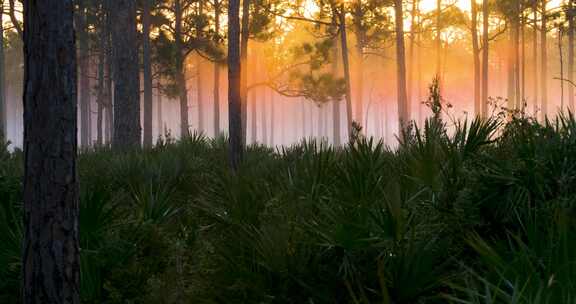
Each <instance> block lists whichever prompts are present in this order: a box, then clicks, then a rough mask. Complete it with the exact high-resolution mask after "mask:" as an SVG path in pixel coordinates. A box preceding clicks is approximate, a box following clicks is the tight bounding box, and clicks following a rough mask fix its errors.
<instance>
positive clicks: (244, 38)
mask: <svg viewBox="0 0 576 304" xmlns="http://www.w3.org/2000/svg"><path fill="white" fill-rule="evenodd" d="M249 36H250V0H242V34H241V41H240V56H241V57H240V60H241V64H242V66H243V67H244V68H243V69H242V74H241V78H240V97H241V100H240V105H241V110H242V113H241V115H242V145H243V146H244V145H246V136H247V132H248V128H247V125H248V69H247V62H248V40H249V39H250V37H249Z"/></svg>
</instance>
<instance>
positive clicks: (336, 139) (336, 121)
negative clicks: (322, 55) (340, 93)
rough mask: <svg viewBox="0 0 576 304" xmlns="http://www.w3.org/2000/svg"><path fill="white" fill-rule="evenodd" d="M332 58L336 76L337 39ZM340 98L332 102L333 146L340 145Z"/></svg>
mask: <svg viewBox="0 0 576 304" xmlns="http://www.w3.org/2000/svg"><path fill="white" fill-rule="evenodd" d="M333 52H334V55H333V60H334V62H333V63H332V75H334V76H336V75H339V70H338V57H339V55H340V50H339V46H338V40H337V39H334V48H333ZM340 101H341V100H340V99H335V100H334V101H333V102H332V137H333V144H334V147H340V145H341V142H340V141H341V140H340V125H341V123H340Z"/></svg>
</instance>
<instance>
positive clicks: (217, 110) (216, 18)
mask: <svg viewBox="0 0 576 304" xmlns="http://www.w3.org/2000/svg"><path fill="white" fill-rule="evenodd" d="M214 31H215V32H216V36H215V37H216V43H219V37H220V35H219V33H220V1H219V0H214ZM213 95H214V137H217V136H218V135H220V132H221V131H220V63H219V62H218V61H217V60H216V61H214V91H213Z"/></svg>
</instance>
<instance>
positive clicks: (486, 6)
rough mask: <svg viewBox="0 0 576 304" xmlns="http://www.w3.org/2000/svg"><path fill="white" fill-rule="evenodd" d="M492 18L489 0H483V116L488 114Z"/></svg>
mask: <svg viewBox="0 0 576 304" xmlns="http://www.w3.org/2000/svg"><path fill="white" fill-rule="evenodd" d="M489 18H490V11H489V4H488V0H484V1H482V116H483V117H487V116H488V106H489V104H488V69H489V64H488V59H489V53H488V52H489V50H490V41H489V37H488V35H489V33H490V32H489V27H490V24H489V22H488V19H489Z"/></svg>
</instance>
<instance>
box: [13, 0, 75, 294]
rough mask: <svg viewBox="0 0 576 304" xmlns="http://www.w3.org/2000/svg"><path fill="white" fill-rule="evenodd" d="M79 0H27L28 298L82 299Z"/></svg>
mask: <svg viewBox="0 0 576 304" xmlns="http://www.w3.org/2000/svg"><path fill="white" fill-rule="evenodd" d="M73 9H74V8H73V4H72V1H56V0H51V1H48V0H42V1H40V0H25V1H24V57H25V59H24V155H25V156H24V168H25V169H24V190H23V199H24V229H25V233H24V241H23V257H22V267H23V270H22V277H23V286H22V293H23V300H22V303H24V304H77V303H80V296H79V290H80V282H79V281H80V251H79V241H78V211H79V210H78V209H79V208H78V178H77V172H76V155H77V134H76V130H77V129H76V128H77V118H76V117H77V112H76V111H77V87H76V86H77V83H76V81H77V70H76V46H75V37H74V12H73Z"/></svg>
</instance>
